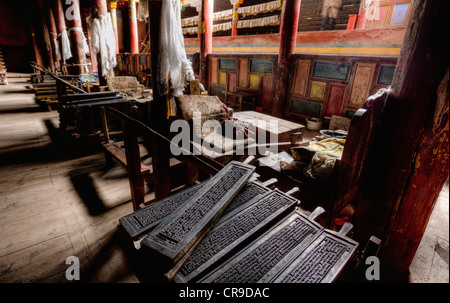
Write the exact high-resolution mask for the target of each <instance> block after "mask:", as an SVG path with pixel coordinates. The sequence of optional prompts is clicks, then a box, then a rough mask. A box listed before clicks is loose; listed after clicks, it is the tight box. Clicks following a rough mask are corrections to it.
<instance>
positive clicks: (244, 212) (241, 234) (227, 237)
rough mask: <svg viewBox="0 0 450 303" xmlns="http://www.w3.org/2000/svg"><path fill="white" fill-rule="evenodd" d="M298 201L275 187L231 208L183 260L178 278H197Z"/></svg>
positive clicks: (176, 279) (181, 280)
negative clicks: (237, 206) (233, 208)
mask: <svg viewBox="0 0 450 303" xmlns="http://www.w3.org/2000/svg"><path fill="white" fill-rule="evenodd" d="M298 202H299V201H298V200H296V199H294V198H292V197H290V196H288V195H286V194H284V193H283V192H281V191H279V190H274V191H270V192H266V193H265V194H263V195H261V196H259V197H255V198H253V199H251V200H250V201H248V202H247V203H245V204H243V205H241V206H240V207H239V208H237V209H235V210H234V211H232V212H229V213H228V214H227V215H225V216H223V217H222V218H221V219H220V220H219V221H218V222H217V223H216V225H215V226H214V227H213V228H212V229H211V230H210V231H209V232H208V233H207V234H206V236H205V237H204V238H203V239H202V240H201V241H200V243H199V244H198V245H197V246H196V247H195V250H194V251H193V252H192V253H191V254H190V256H189V258H188V259H187V260H186V261H185V262H183V263H184V264H183V266H182V267H181V269H180V270H179V272H178V274H177V275H176V277H175V281H176V282H189V281H192V280H195V279H196V278H197V277H199V276H201V275H202V274H203V273H205V272H206V271H207V270H208V269H210V268H211V267H212V266H215V265H217V264H218V263H220V262H221V261H222V260H223V259H224V258H226V257H227V256H229V255H230V254H231V253H232V252H234V251H236V249H238V248H240V247H242V245H244V244H245V243H247V240H251V239H253V238H255V237H256V236H257V235H258V234H260V233H261V232H263V231H264V230H265V229H267V228H268V226H270V223H271V222H274V221H276V220H278V219H280V218H281V217H282V216H284V215H286V213H288V212H290V211H291V210H293V209H294V207H295V205H297V204H298ZM177 269H178V268H176V269H175V270H177ZM169 278H170V276H169Z"/></svg>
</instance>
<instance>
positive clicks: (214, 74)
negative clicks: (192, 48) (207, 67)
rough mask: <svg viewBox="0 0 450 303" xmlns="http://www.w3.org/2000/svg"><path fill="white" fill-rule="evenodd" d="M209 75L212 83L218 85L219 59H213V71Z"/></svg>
mask: <svg viewBox="0 0 450 303" xmlns="http://www.w3.org/2000/svg"><path fill="white" fill-rule="evenodd" d="M209 74H210V79H209V80H210V81H211V83H217V58H211V71H210V72H209Z"/></svg>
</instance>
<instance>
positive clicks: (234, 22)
mask: <svg viewBox="0 0 450 303" xmlns="http://www.w3.org/2000/svg"><path fill="white" fill-rule="evenodd" d="M230 2H231V4H233V20H232V21H231V22H232V27H231V36H237V35H238V27H237V25H238V21H239V13H238V9H239V5H240V4H242V3H243V2H244V0H230Z"/></svg>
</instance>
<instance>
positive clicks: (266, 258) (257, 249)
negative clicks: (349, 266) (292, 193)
mask: <svg viewBox="0 0 450 303" xmlns="http://www.w3.org/2000/svg"><path fill="white" fill-rule="evenodd" d="M322 230H323V227H322V226H321V225H320V224H318V223H316V222H314V221H312V220H308V219H307V218H306V217H305V216H304V215H303V214H302V213H300V211H298V210H296V211H293V212H292V213H291V214H290V215H289V216H287V217H286V218H284V219H283V220H282V221H280V222H278V223H277V224H276V225H274V226H273V227H271V228H270V229H269V230H267V231H266V232H265V233H264V234H262V235H261V236H260V237H258V238H257V239H255V240H254V241H253V242H252V243H250V244H249V245H247V246H246V247H244V248H243V249H241V250H240V251H239V252H238V253H236V254H235V255H234V256H233V257H232V258H231V259H229V260H227V262H226V263H224V264H223V265H222V266H220V267H218V268H216V269H215V270H213V271H212V272H211V273H209V274H208V275H207V276H206V277H204V278H203V279H202V280H201V281H200V282H202V283H255V282H259V281H260V280H261V279H263V278H264V277H266V276H267V275H268V273H269V272H270V271H271V270H273V269H274V268H276V267H277V265H278V266H279V264H280V263H282V262H283V260H284V259H291V258H294V257H295V256H296V250H298V249H304V248H305V247H306V246H308V245H309V244H310V243H311V242H312V241H313V239H315V237H317V236H318V234H320V232H321V231H322Z"/></svg>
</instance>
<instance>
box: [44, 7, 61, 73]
mask: <svg viewBox="0 0 450 303" xmlns="http://www.w3.org/2000/svg"><path fill="white" fill-rule="evenodd" d="M47 21H48V29H49V34H50V35H49V36H50V40H51V41H50V44H51V46H52V49H53V59H54V63H55V67H56V68H57V69H59V68H60V67H61V64H60V60H61V52H60V47H59V43H58V30H57V28H56V22H55V17H54V15H53V11H52V9H51V8H50V7H48V8H47Z"/></svg>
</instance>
